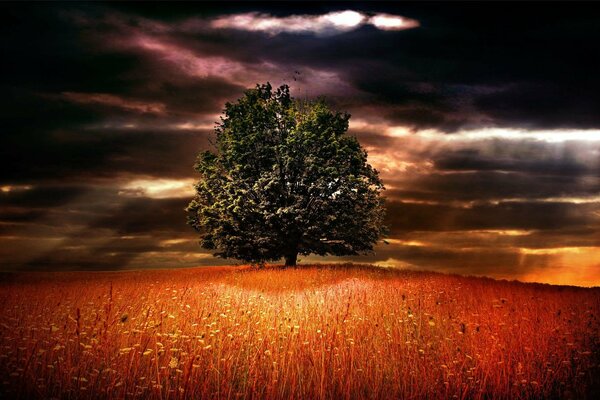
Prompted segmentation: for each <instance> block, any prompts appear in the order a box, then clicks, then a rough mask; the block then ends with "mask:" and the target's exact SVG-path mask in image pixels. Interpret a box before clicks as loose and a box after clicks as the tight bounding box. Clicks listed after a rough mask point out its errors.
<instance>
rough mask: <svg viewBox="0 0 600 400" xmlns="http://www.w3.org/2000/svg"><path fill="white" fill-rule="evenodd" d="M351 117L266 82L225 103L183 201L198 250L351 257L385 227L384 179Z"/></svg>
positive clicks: (244, 255)
mask: <svg viewBox="0 0 600 400" xmlns="http://www.w3.org/2000/svg"><path fill="white" fill-rule="evenodd" d="M349 119H350V115H349V114H347V113H341V112H335V111H332V110H331V109H330V108H329V107H328V106H327V104H326V103H325V101H324V100H323V99H319V100H314V101H309V100H303V101H301V100H295V99H293V98H292V97H291V96H290V91H289V87H288V86H287V85H283V86H281V87H279V88H277V89H275V90H273V88H272V86H271V85H270V84H269V83H267V84H263V85H257V86H256V88H254V89H250V90H247V91H246V92H245V93H244V95H243V96H242V97H241V98H240V99H238V100H237V101H236V102H234V103H226V104H225V110H224V112H223V115H222V116H221V121H220V123H218V125H217V126H216V128H215V134H216V140H215V142H214V143H213V146H214V148H213V149H212V151H203V152H201V153H200V154H199V155H198V158H197V162H196V164H195V169H196V171H197V172H198V173H199V174H200V180H199V182H198V183H197V184H196V195H195V197H194V199H193V200H192V201H191V202H190V204H189V206H188V207H187V209H186V210H187V212H188V223H189V224H190V225H191V226H192V227H193V228H195V229H196V230H197V231H198V232H199V233H200V238H201V240H200V244H201V246H202V247H204V248H206V249H210V250H214V251H215V252H214V254H215V255H216V256H219V257H224V258H234V259H239V260H243V261H246V262H251V263H263V262H266V261H276V260H279V259H281V258H285V263H286V265H295V264H296V260H297V256H298V254H301V255H308V254H318V255H336V256H343V255H357V254H364V253H368V252H372V251H373V246H374V245H375V244H376V243H377V241H378V240H379V239H380V238H381V237H382V235H383V234H384V233H385V229H386V228H385V226H384V225H383V218H384V213H385V209H384V204H383V198H382V197H381V191H382V190H383V189H384V186H383V183H382V182H381V180H380V179H379V176H378V172H377V171H376V170H375V169H374V168H373V167H371V165H369V163H368V162H367V153H366V151H365V150H364V149H363V148H362V147H361V146H360V143H359V142H358V140H357V139H356V137H354V136H350V135H348V134H347V131H348V121H349Z"/></svg>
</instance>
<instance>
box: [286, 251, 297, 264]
mask: <svg viewBox="0 0 600 400" xmlns="http://www.w3.org/2000/svg"><path fill="white" fill-rule="evenodd" d="M297 260H298V252H297V251H296V252H293V253H290V254H288V255H286V256H285V266H286V267H295V266H296V261H297Z"/></svg>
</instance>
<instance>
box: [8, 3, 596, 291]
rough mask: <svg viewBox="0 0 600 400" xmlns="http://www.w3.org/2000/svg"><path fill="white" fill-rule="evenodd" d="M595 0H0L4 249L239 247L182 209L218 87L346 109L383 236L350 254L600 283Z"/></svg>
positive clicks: (394, 263) (176, 262)
mask: <svg viewBox="0 0 600 400" xmlns="http://www.w3.org/2000/svg"><path fill="white" fill-rule="evenodd" d="M593 7H594V4H556V3H546V4H544V3H529V4H518V3H510V4H489V3H487V4H477V3H457V4H453V3H409V2H395V3H373V2H369V3H366V2H360V3H359V2H350V3H341V2H334V3H330V4H329V5H322V4H319V3H306V2H305V3H255V2H246V3H223V2H221V3H214V4H211V3H168V4H167V3H150V4H140V3H124V4H122V3H35V4H18V3H8V4H7V3H3V4H2V5H0V8H1V10H0V15H1V16H0V19H1V24H0V52H1V54H2V62H1V65H0V69H1V71H2V74H1V76H2V78H1V80H0V82H1V83H0V85H1V86H2V92H1V98H0V122H1V132H0V153H1V157H0V269H3V270H13V271H15V270H16V271H19V270H43V271H46V270H121V269H144V268H176V267H188V266H199V265H220V264H230V263H232V262H233V260H221V259H216V258H214V257H212V255H211V254H210V252H209V251H207V250H204V249H201V248H200V247H199V245H198V238H197V235H196V233H195V232H194V231H193V230H192V229H191V228H190V227H189V226H187V225H186V222H185V219H186V215H185V212H184V211H183V209H184V208H185V206H186V205H187V203H188V202H189V200H190V199H191V197H192V196H193V187H192V185H193V183H194V181H195V180H196V179H198V177H197V176H196V173H195V171H194V170H193V164H194V159H195V157H196V155H197V154H198V152H199V151H201V150H205V149H208V148H209V147H210V143H209V141H210V139H211V137H214V133H213V127H214V124H215V121H218V119H219V115H220V114H221V112H222V110H223V107H224V104H225V102H227V101H234V100H235V99H237V98H239V97H240V96H241V95H242V93H243V91H244V90H245V89H247V88H251V87H253V86H255V85H256V84H257V83H264V82H267V81H269V82H271V83H272V84H273V85H274V86H278V85H280V84H284V83H286V84H289V85H290V87H291V92H292V95H293V96H295V97H297V98H314V97H317V96H325V97H326V99H327V101H328V102H329V104H330V105H331V107H332V108H334V109H337V110H340V111H347V112H349V113H350V114H352V118H351V120H350V130H349V134H352V135H356V137H357V138H358V139H359V141H360V143H361V144H362V145H363V146H364V147H365V148H366V149H367V151H368V153H369V162H370V163H371V164H372V165H373V166H375V167H376V168H377V169H378V170H379V171H380V176H381V178H382V180H383V182H384V184H385V185H386V190H385V192H384V195H385V197H386V199H387V209H388V216H387V224H388V226H389V228H390V234H389V238H388V242H389V244H381V245H378V246H377V247H376V249H375V250H376V251H375V253H374V254H371V255H366V256H360V257H344V258H337V257H328V258H318V257H312V256H309V257H304V258H303V259H302V260H301V262H304V263H308V262H330V261H348V260H352V261H356V262H369V263H375V264H378V265H381V266H384V267H396V268H411V269H426V270H435V271H441V272H448V273H459V274H466V275H484V276H491V277H495V278H503V279H519V280H523V281H536V282H545V283H554V284H573V285H581V286H593V285H600V112H598V110H600V74H598V71H600V58H599V57H597V52H598V43H600V21H599V17H598V14H597V12H595V11H594V10H593Z"/></svg>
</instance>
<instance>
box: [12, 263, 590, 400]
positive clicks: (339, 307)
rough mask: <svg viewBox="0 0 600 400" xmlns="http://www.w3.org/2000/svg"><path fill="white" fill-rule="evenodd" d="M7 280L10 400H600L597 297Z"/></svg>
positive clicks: (158, 275) (328, 281) (157, 277)
mask: <svg viewBox="0 0 600 400" xmlns="http://www.w3.org/2000/svg"><path fill="white" fill-rule="evenodd" d="M1 278H2V283H0V301H1V302H2V311H0V397H2V398H10V399H20V398H22V399H35V398H57V399H59V398H60V399H63V398H64V399H87V398H105V399H120V398H141V399H147V398H148V399H181V398H190V399H213V398H219V399H220V398H226V399H229V398H231V399H275V398H297V399H345V398H351V399H360V398H380V399H390V398H404V399H421V398H448V399H453V398H459V399H463V398H475V399H477V398H486V399H487V398H494V399H496V398H497V399H530V398H531V399H533V398H535V399H537V398H574V399H584V398H590V399H591V398H600V397H597V396H598V395H599V394H600V337H599V325H600V322H599V319H598V318H599V315H600V289H583V288H574V287H559V286H550V285H539V284H522V283H518V282H507V281H494V280H491V279H485V278H471V277H459V276H453V275H443V274H435V273H426V272H409V271H390V270H385V269H378V268H374V267H367V266H350V265H348V266H320V267H305V266H303V267H299V268H297V269H285V270H284V269H282V268H277V267H271V268H265V269H262V270H256V269H252V268H249V267H237V268H236V267H211V268H198V269H187V270H175V271H147V272H112V273H108V272H106V273H84V272H70V273H57V274H50V273H21V274H5V275H2V277H1Z"/></svg>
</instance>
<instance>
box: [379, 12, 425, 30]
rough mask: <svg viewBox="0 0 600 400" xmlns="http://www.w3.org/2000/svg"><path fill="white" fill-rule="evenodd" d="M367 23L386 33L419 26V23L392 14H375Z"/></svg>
mask: <svg viewBox="0 0 600 400" xmlns="http://www.w3.org/2000/svg"><path fill="white" fill-rule="evenodd" d="M369 23H370V24H372V25H374V26H375V27H377V28H378V29H382V30H386V31H397V30H401V29H409V28H416V27H418V26H419V22H418V21H415V20H414V19H408V18H403V17H400V16H397V15H392V14H377V15H375V16H373V17H371V18H370V19H369Z"/></svg>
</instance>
